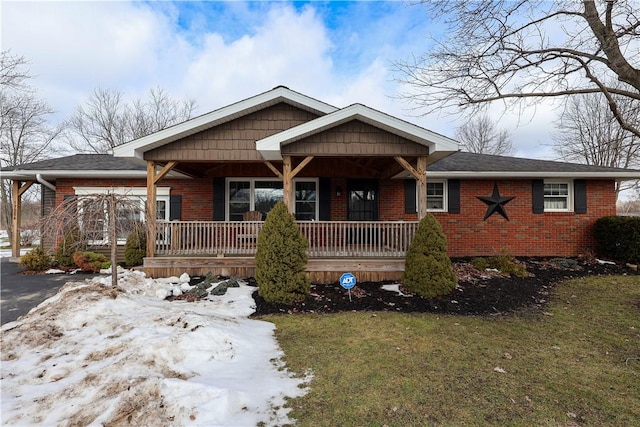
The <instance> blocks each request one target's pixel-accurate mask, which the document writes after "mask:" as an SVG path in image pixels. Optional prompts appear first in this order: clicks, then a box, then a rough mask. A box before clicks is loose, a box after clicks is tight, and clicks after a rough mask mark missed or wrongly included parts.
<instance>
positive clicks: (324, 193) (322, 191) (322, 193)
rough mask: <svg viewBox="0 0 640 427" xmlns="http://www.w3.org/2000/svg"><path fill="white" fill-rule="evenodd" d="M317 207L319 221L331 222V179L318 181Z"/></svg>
mask: <svg viewBox="0 0 640 427" xmlns="http://www.w3.org/2000/svg"><path fill="white" fill-rule="evenodd" d="M318 186H319V187H320V188H318V200H319V201H320V206H319V207H318V215H319V216H320V217H319V218H318V220H319V221H331V179H329V178H320V179H319V180H318Z"/></svg>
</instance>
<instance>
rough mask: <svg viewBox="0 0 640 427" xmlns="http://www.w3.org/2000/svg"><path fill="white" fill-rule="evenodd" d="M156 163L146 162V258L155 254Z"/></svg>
mask: <svg viewBox="0 0 640 427" xmlns="http://www.w3.org/2000/svg"><path fill="white" fill-rule="evenodd" d="M155 176H156V162H154V161H147V256H148V257H149V258H153V257H154V256H155V254H156V238H155V236H156V183H155V180H154V178H155Z"/></svg>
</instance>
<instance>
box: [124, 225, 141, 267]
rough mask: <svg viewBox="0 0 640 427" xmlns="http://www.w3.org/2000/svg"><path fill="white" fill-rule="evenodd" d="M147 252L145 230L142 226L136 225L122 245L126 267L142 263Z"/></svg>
mask: <svg viewBox="0 0 640 427" xmlns="http://www.w3.org/2000/svg"><path fill="white" fill-rule="evenodd" d="M146 254H147V232H146V230H145V229H144V228H143V227H136V229H135V230H133V231H132V232H131V233H130V234H129V236H127V243H125V246H124V261H125V263H126V265H127V267H133V266H136V265H142V262H143V258H144V257H145V256H146Z"/></svg>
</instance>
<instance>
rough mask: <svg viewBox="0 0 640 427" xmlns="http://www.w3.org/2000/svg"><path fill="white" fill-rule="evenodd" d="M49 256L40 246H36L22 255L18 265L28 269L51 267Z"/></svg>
mask: <svg viewBox="0 0 640 427" xmlns="http://www.w3.org/2000/svg"><path fill="white" fill-rule="evenodd" d="M52 261H53V260H52V259H51V256H49V254H48V253H46V252H45V250H44V249H43V248H42V246H37V247H35V248H33V249H32V250H30V251H29V252H27V253H26V254H24V255H22V257H21V258H20V265H21V266H23V267H24V268H26V269H27V270H30V271H44V270H48V269H49V267H51V263H52Z"/></svg>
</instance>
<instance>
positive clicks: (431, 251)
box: [402, 214, 458, 298]
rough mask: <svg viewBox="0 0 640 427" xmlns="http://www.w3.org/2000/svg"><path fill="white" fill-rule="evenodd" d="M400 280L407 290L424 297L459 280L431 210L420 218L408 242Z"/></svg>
mask: <svg viewBox="0 0 640 427" xmlns="http://www.w3.org/2000/svg"><path fill="white" fill-rule="evenodd" d="M402 283H403V284H404V286H405V287H406V288H407V290H408V291H410V292H413V293H415V294H418V295H421V296H423V297H427V298H433V297H437V296H441V295H446V294H448V293H450V292H451V291H452V290H453V289H454V288H455V287H456V285H457V284H458V279H457V278H456V275H455V273H454V271H453V266H452V265H451V259H450V258H449V256H448V255H447V240H446V238H445V236H444V233H443V232H442V227H441V226H440V223H439V222H438V220H436V218H435V217H434V216H433V215H431V214H427V215H426V216H425V217H424V218H422V220H421V221H420V224H419V225H418V230H417V231H416V234H415V236H414V237H413V240H412V241H411V245H409V250H408V251H407V256H406V259H405V267H404V273H403V274H402Z"/></svg>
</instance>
